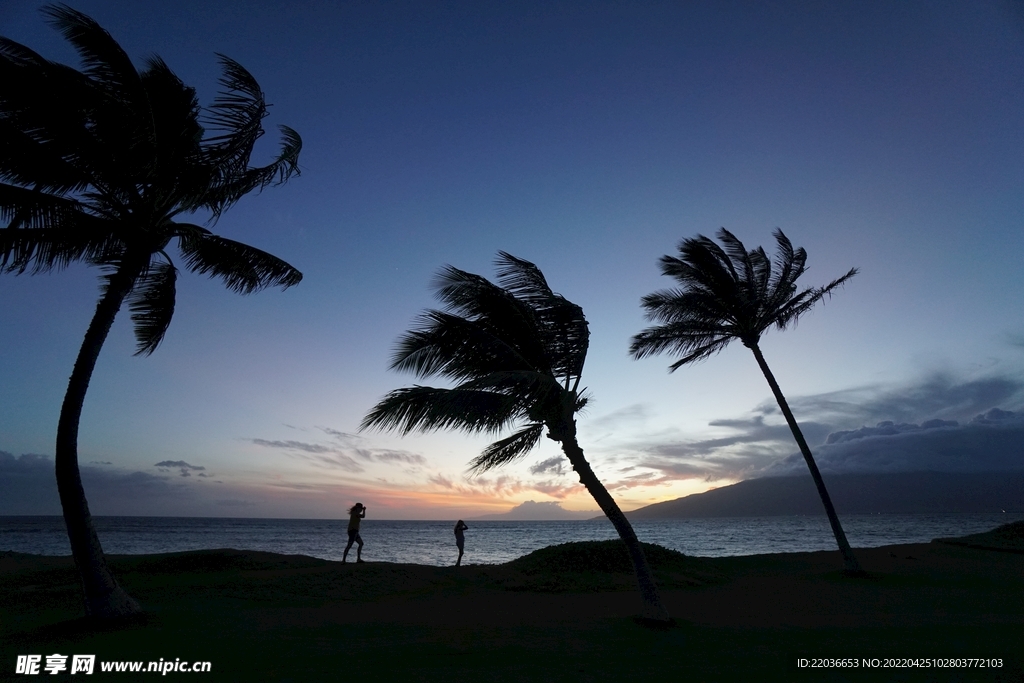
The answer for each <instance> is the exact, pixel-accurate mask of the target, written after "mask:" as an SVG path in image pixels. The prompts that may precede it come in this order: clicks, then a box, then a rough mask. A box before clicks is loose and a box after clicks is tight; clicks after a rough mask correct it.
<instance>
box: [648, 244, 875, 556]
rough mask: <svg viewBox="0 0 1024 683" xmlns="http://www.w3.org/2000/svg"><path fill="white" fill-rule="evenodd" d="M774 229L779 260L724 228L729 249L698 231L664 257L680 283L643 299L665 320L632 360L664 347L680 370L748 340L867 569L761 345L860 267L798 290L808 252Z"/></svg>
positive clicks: (831, 510) (652, 314)
mask: <svg viewBox="0 0 1024 683" xmlns="http://www.w3.org/2000/svg"><path fill="white" fill-rule="evenodd" d="M774 235H775V241H776V243H777V244H778V251H777V253H776V256H775V261H774V262H772V260H771V259H769V258H768V256H767V255H766V254H765V253H764V249H762V248H760V247H758V248H757V249H753V250H751V251H747V250H746V248H745V247H744V246H743V243H742V242H740V241H739V240H738V239H737V238H736V236H735V235H733V234H732V233H731V232H729V231H728V230H726V229H725V228H722V229H721V230H719V231H718V239H719V240H721V242H722V244H723V245H724V247H720V246H718V244H716V243H715V242H714V241H713V240H711V239H708V238H707V237H705V236H704V235H698V236H697V237H695V238H691V239H685V240H683V241H682V243H680V245H679V256H678V257H676V256H662V257H661V272H662V274H664V275H669V276H671V277H673V278H675V279H676V280H677V281H678V282H679V284H680V287H679V288H677V289H670V290H662V291H659V292H654V293H653V294H648V295H647V296H645V297H644V298H643V299H642V305H643V307H644V308H645V309H647V318H648V319H649V320H653V321H657V322H660V323H661V324H660V325H656V326H654V327H650V328H648V329H646V330H643V331H642V332H640V333H639V334H637V335H636V336H635V337H633V341H632V343H631V344H630V347H629V351H630V353H631V354H632V355H633V357H634V358H643V357H645V356H649V355H652V354H656V353H661V352H663V351H669V352H672V353H674V354H679V355H682V356H683V357H682V358H680V359H679V360H677V361H676V362H675V363H672V365H670V366H669V370H670V371H673V372H674V371H675V370H677V369H678V368H679V367H681V366H683V365H686V364H687V363H692V362H695V361H698V360H701V359H703V358H707V357H708V356H710V355H713V354H715V353H717V352H719V351H721V350H722V349H724V348H725V347H726V346H727V345H728V344H729V342H731V341H732V340H733V339H739V340H740V341H741V342H743V345H744V346H746V347H747V348H749V349H750V350H751V352H752V353H753V354H754V359H755V360H756V361H757V364H758V367H759V368H760V369H761V372H762V373H763V374H764V377H765V380H767V382H768V386H769V387H771V390H772V393H773V394H774V395H775V400H776V401H777V402H778V404H779V409H780V410H781V411H782V414H783V416H784V417H785V418H786V422H787V423H788V425H789V428H790V431H791V432H792V433H793V438H794V440H795V441H796V443H797V446H798V447H799V448H800V453H801V454H802V455H803V457H804V461H805V462H806V463H807V468H808V469H809V470H810V473H811V479H812V480H813V481H814V485H815V487H816V488H817V490H818V495H819V496H820V498H821V502H822V505H823V506H824V508H825V514H826V515H827V516H828V519H829V524H831V526H832V532H833V534H834V535H835V538H836V544H837V545H838V546H839V550H840V553H841V554H842V556H843V562H844V564H845V565H846V569H847V571H848V572H850V573H851V574H863V571H862V570H861V568H860V564H859V563H858V562H857V558H856V557H855V556H854V554H853V550H852V549H851V548H850V544H849V542H848V541H847V539H846V533H845V532H844V531H843V527H842V525H841V524H840V522H839V516H838V515H837V514H836V511H835V507H834V506H833V505H832V499H831V498H830V497H829V495H828V490H827V489H826V488H825V481H824V479H823V478H822V476H821V473H820V472H819V471H818V466H817V464H816V463H815V462H814V456H813V455H812V454H811V449H810V447H809V446H808V445H807V441H806V439H804V435H803V433H802V431H801V430H800V426H799V425H798V424H797V422H796V418H795V417H793V411H792V410H790V408H789V403H788V402H787V401H786V397H785V396H784V395H783V394H782V389H780V388H779V383H778V382H777V381H776V380H775V376H774V375H773V374H772V371H771V369H770V368H769V367H768V363H767V362H766V361H765V359H764V354H762V353H761V348H760V346H759V345H758V342H759V341H760V340H761V334H762V333H763V332H764V331H765V330H767V329H768V328H769V327H771V326H772V325H774V326H776V327H778V328H779V329H780V330H782V329H785V328H786V327H787V326H788V325H789V324H790V323H793V324H795V323H796V322H797V319H798V318H799V317H800V316H801V315H802V314H804V313H806V312H807V311H809V310H810V309H811V307H813V306H814V305H815V304H816V303H818V302H819V301H821V300H822V299H823V298H824V297H825V296H826V295H831V293H832V290H834V289H835V288H836V287H838V286H839V285H841V284H843V283H844V282H846V281H847V280H849V279H850V278H851V277H853V276H854V275H856V274H857V269H856V268H851V269H850V271H849V272H848V273H846V275H843V276H842V277H841V278H838V279H836V280H833V281H832V282H830V283H829V284H827V285H825V286H824V287H812V288H809V289H805V290H803V291H798V289H797V286H796V280H797V278H799V277H800V276H801V275H803V274H804V272H806V270H807V265H806V264H807V252H805V251H804V250H803V249H793V245H792V244H791V243H790V241H789V239H788V238H787V237H786V236H785V235H784V234H783V233H782V231H781V230H776V231H775V232H774Z"/></svg>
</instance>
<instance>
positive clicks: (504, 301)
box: [433, 266, 550, 372]
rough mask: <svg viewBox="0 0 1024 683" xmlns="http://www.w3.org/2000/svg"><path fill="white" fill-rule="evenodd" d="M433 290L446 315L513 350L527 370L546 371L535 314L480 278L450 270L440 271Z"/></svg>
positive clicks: (447, 268)
mask: <svg viewBox="0 0 1024 683" xmlns="http://www.w3.org/2000/svg"><path fill="white" fill-rule="evenodd" d="M433 288H434V293H435V296H437V298H438V299H439V300H440V301H441V302H442V303H443V304H445V310H446V312H448V313H451V314H453V315H457V316H459V317H462V318H465V319H466V320H470V321H472V322H474V323H475V324H477V325H479V326H480V328H481V329H483V330H485V331H486V332H488V333H490V334H492V335H493V336H494V337H495V338H497V339H500V340H501V341H502V342H503V343H504V344H506V345H507V346H509V347H510V348H512V349H514V350H515V352H516V353H517V354H518V355H519V356H521V357H522V358H523V359H524V360H525V361H526V362H527V363H528V364H529V366H530V367H532V368H534V369H536V370H538V371H541V372H548V371H550V364H549V360H548V356H547V354H546V353H545V349H544V345H543V339H542V337H541V335H540V330H539V326H538V321H537V316H536V313H535V311H534V310H533V309H532V308H531V307H530V306H529V305H528V304H527V303H526V302H523V301H519V300H518V299H516V297H515V296H513V295H512V293H511V292H509V291H507V290H505V289H503V288H501V287H499V286H497V285H495V284H494V283H492V282H490V281H489V280H487V279H486V278H484V277H481V276H479V275H476V274H474V273H467V272H466V271H463V270H459V269H458V268H453V267H452V266H446V267H445V268H442V269H441V271H440V272H439V273H438V274H437V275H436V276H435V279H434V282H433Z"/></svg>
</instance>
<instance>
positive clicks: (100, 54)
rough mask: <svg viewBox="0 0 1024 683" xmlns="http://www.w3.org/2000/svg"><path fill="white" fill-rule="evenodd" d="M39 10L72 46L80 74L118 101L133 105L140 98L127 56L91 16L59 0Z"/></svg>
mask: <svg viewBox="0 0 1024 683" xmlns="http://www.w3.org/2000/svg"><path fill="white" fill-rule="evenodd" d="M42 11H43V14H45V15H46V16H48V17H49V18H50V22H49V23H50V24H51V25H52V26H54V27H56V28H57V29H58V30H59V31H60V32H61V34H63V36H64V38H65V39H66V40H67V41H68V42H70V43H71V44H72V45H74V46H75V50H76V51H77V52H78V55H79V57H80V58H81V60H82V63H83V65H84V68H83V69H82V73H84V74H85V75H86V76H88V77H89V78H90V79H91V80H92V81H94V82H95V83H97V84H98V85H99V86H100V87H101V88H102V89H103V90H104V91H106V92H107V93H109V94H110V95H112V96H113V97H115V98H116V99H117V100H118V103H119V104H122V105H128V106H130V107H136V106H138V105H139V104H140V101H142V100H144V98H143V97H142V87H141V82H140V80H139V72H138V71H136V69H135V66H134V65H133V64H132V61H131V59H130V58H129V57H128V55H127V54H126V53H125V51H124V50H123V49H122V48H121V46H120V45H118V44H117V41H116V40H114V38H113V37H112V36H111V35H110V34H109V33H108V32H107V31H106V30H105V29H104V28H103V27H102V26H100V25H99V24H98V23H96V21H95V20H94V19H92V18H91V17H89V16H87V15H85V14H82V13H81V12H79V11H78V10H75V9H72V8H71V7H69V6H67V5H65V4H63V3H61V4H55V5H47V6H46V7H44V8H43V10H42Z"/></svg>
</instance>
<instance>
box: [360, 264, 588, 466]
mask: <svg viewBox="0 0 1024 683" xmlns="http://www.w3.org/2000/svg"><path fill="white" fill-rule="evenodd" d="M497 265H498V282H499V283H500V286H499V285H496V284H494V283H492V282H490V281H488V280H487V279H486V278H483V277H481V276H479V275H474V274H473V273H467V272H465V271H462V270H459V269H457V268H453V267H451V266H448V267H446V268H445V269H444V270H442V271H441V273H440V274H439V275H438V277H437V280H436V282H435V290H436V293H437V297H438V299H440V300H441V301H442V302H443V303H444V304H445V306H444V309H443V310H428V311H426V312H425V313H424V314H422V315H421V316H420V317H419V319H418V325H417V327H416V328H415V329H413V330H412V331H410V332H407V333H406V334H405V335H403V336H402V337H401V338H400V339H399V342H398V347H397V350H396V351H395V354H394V357H393V358H392V361H391V366H390V368H391V369H392V370H399V371H406V372H412V373H413V374H415V375H416V376H417V377H422V378H426V377H432V376H438V377H444V378H447V379H450V380H453V381H454V382H455V386H454V387H452V388H447V389H445V388H434V387H423V386H413V387H406V388H403V389H397V390H395V391H392V392H390V393H389V394H388V395H387V396H385V397H384V399H383V400H381V402H380V403H378V404H377V406H375V407H374V408H373V410H371V411H370V413H369V414H368V415H367V416H366V418H365V419H364V420H363V424H362V428H363V429H366V428H379V429H395V430H398V431H400V432H401V433H402V434H408V433H409V432H411V431H413V430H420V431H430V430H436V429H460V430H463V431H467V432H474V433H477V432H484V433H498V432H501V431H504V430H507V429H509V428H513V427H518V429H517V431H516V432H515V433H514V434H512V435H511V436H509V437H506V438H504V439H501V440H499V441H496V442H495V443H493V444H491V445H490V446H488V447H487V448H486V449H485V450H484V451H483V453H481V454H480V456H479V457H477V458H476V459H474V460H473V462H472V463H471V468H472V469H473V470H476V471H484V470H488V469H491V468H494V467H498V466H500V465H504V464H506V463H508V462H511V461H513V460H516V459H517V458H520V457H522V456H524V455H525V454H526V453H528V452H529V451H530V450H532V449H533V447H534V446H536V445H537V443H538V442H539V441H540V438H541V436H542V434H543V430H544V428H545V427H547V428H548V431H549V434H550V436H551V437H552V438H553V439H556V440H560V435H561V434H562V433H563V432H564V431H565V429H566V421H567V420H571V419H572V416H573V415H574V414H575V413H576V412H577V411H579V410H580V409H581V408H583V406H584V405H586V403H587V398H586V397H585V396H584V395H583V392H582V391H579V383H580V377H581V375H582V372H583V363H584V361H585V360H586V356H587V346H588V344H589V337H590V332H589V329H588V326H587V320H586V318H585V317H584V316H583V309H582V308H580V307H579V306H577V305H576V304H574V303H572V302H570V301H568V300H566V299H565V298H564V297H563V296H561V295H559V294H555V293H554V292H552V291H551V289H550V287H548V284H547V281H546V280H545V279H544V275H543V274H542V273H541V272H540V269H538V268H537V266H535V265H534V264H532V263H530V262H529V261H524V260H522V259H519V258H516V257H515V256H512V255H511V254H508V253H506V252H499V254H498V258H497Z"/></svg>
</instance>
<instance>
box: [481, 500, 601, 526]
mask: <svg viewBox="0 0 1024 683" xmlns="http://www.w3.org/2000/svg"><path fill="white" fill-rule="evenodd" d="M600 514H601V511H600V510H590V511H586V512H574V511H572V510H566V509H564V508H563V507H562V504H561V503H559V502H558V501H547V502H541V503H538V502H536V501H532V500H528V501H526V502H525V503H522V504H521V505H517V506H515V507H514V508H512V509H511V510H509V511H508V512H505V513H503V514H497V515H481V516H480V517H471V518H469V521H474V520H475V521H481V522H502V521H504V522H557V521H567V520H573V519H593V518H594V517H597V516H599V515H600Z"/></svg>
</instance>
